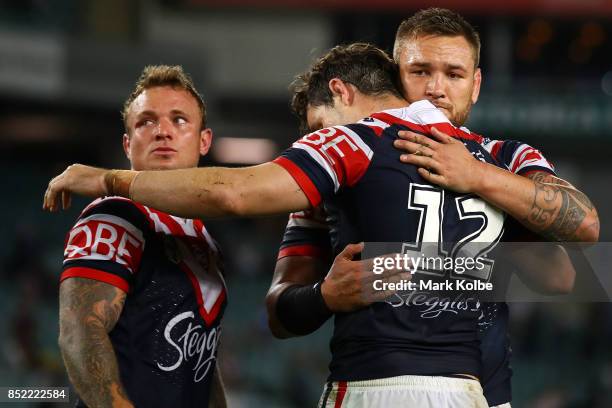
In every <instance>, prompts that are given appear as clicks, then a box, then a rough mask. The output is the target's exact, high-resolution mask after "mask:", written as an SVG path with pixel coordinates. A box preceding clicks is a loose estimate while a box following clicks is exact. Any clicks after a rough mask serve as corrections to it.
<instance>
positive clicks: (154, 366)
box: [59, 66, 226, 408]
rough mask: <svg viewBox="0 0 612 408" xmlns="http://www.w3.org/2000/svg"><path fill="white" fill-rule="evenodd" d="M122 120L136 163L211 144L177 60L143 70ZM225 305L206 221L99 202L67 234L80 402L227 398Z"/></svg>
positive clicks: (69, 353)
mask: <svg viewBox="0 0 612 408" xmlns="http://www.w3.org/2000/svg"><path fill="white" fill-rule="evenodd" d="M123 119H124V123H125V130H126V133H125V135H124V137H123V146H124V149H125V153H126V155H127V157H128V159H129V160H130V163H131V168H132V169H134V170H164V171H165V170H167V169H179V168H190V167H196V166H197V165H198V160H199V158H200V155H204V154H206V153H207V152H208V149H209V147H210V143H211V138H212V132H211V130H210V129H208V128H207V127H206V111H205V105H204V102H203V100H202V97H201V96H200V94H199V93H198V92H197V90H196V89H195V87H194V86H193V83H192V81H191V79H190V78H189V77H188V76H187V75H186V74H185V73H184V72H183V70H182V68H181V67H178V66H149V67H146V68H145V69H144V71H143V72H142V75H141V77H140V78H139V80H138V82H137V83H136V87H135V89H134V91H133V92H132V94H131V95H130V96H129V98H128V99H127V101H126V102H125V106H124V110H123ZM225 304H226V289H225V283H224V280H223V276H222V265H221V263H220V256H219V248H218V247H217V245H216V244H215V242H214V241H213V239H212V238H211V237H210V235H209V234H208V232H207V230H206V228H205V227H204V225H203V224H202V222H201V221H199V220H197V219H188V218H180V217H175V216H172V215H170V214H168V213H164V212H161V211H158V210H155V209H153V208H151V207H147V206H144V205H141V204H138V203H136V202H134V201H131V200H128V199H126V198H122V197H114V196H110V197H105V198H101V199H98V200H95V201H94V202H93V203H91V204H90V205H89V206H87V208H85V209H84V210H83V212H82V213H81V215H80V216H79V218H78V220H77V222H76V223H75V225H74V227H72V229H71V230H70V232H69V234H68V236H67V240H66V245H65V251H64V267H63V272H62V274H61V285H60V337H59V345H60V348H61V352H62V356H63V358H64V362H65V365H66V369H67V371H68V376H69V378H70V381H71V382H72V384H73V385H74V387H75V388H76V391H77V393H78V395H79V398H80V401H79V403H78V405H77V406H88V407H91V408H93V407H111V406H112V407H132V406H136V407H160V408H161V407H163V408H167V407H194V406H198V407H206V406H215V407H219V406H221V407H223V406H225V397H224V394H223V388H222V386H221V383H220V380H219V377H218V370H217V369H216V355H217V344H218V342H219V335H220V326H219V324H220V320H221V316H222V315H223V310H224V308H225ZM209 403H210V405H209Z"/></svg>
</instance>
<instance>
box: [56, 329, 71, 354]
mask: <svg viewBox="0 0 612 408" xmlns="http://www.w3.org/2000/svg"><path fill="white" fill-rule="evenodd" d="M67 326H68V325H67V324H66V323H60V330H59V336H58V337H57V345H58V346H59V349H60V351H61V353H62V355H68V354H70V352H69V350H70V346H71V345H73V344H74V340H73V339H74V328H72V327H67Z"/></svg>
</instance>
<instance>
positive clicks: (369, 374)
mask: <svg viewBox="0 0 612 408" xmlns="http://www.w3.org/2000/svg"><path fill="white" fill-rule="evenodd" d="M386 58H387V57H386V56H385V55H384V53H382V52H381V51H379V50H376V49H374V48H373V47H371V46H367V45H352V46H348V47H336V48H335V49H333V50H332V51H331V52H330V53H329V54H328V55H327V56H325V57H323V58H322V59H321V60H320V61H319V64H321V65H323V66H325V65H331V66H332V67H333V66H334V64H336V63H339V64H340V66H341V67H342V68H341V69H338V70H323V71H324V72H327V74H328V75H331V79H329V80H328V81H327V80H326V81H324V82H323V84H324V85H325V87H324V88H323V89H322V91H323V92H329V93H331V95H332V96H331V97H330V99H331V101H330V102H331V103H330V105H329V106H319V107H318V108H322V109H331V110H332V111H333V112H334V114H335V115H336V119H337V120H338V123H351V122H355V121H357V120H358V119H359V118H361V117H364V116H368V114H369V113H371V112H376V111H381V110H386V112H383V114H372V115H370V116H369V117H368V118H366V119H363V120H362V121H360V123H358V124H353V125H347V126H344V127H333V128H328V129H323V130H321V131H319V132H316V133H313V134H310V135H307V136H305V137H304V138H302V139H301V140H300V141H299V142H297V143H296V144H294V148H292V149H289V150H288V151H287V152H286V153H285V154H284V155H283V156H282V157H281V158H279V159H277V160H276V161H275V163H266V164H263V165H260V166H255V167H250V168H243V169H223V168H209V169H198V170H197V171H172V172H138V173H135V172H125V171H117V170H114V171H105V170H102V169H95V168H90V167H87V166H81V165H73V166H71V167H70V168H69V169H67V171H66V172H64V173H63V174H62V175H60V176H58V177H57V178H55V179H54V180H52V181H51V182H50V185H49V188H48V190H47V193H46V195H45V204H44V206H45V208H48V209H50V210H56V209H58V208H59V197H58V194H60V193H62V192H66V193H67V192H77V193H80V194H85V195H93V196H97V195H103V194H106V193H109V192H110V193H118V194H120V195H125V196H131V197H132V198H133V199H135V200H137V201H141V200H142V201H143V202H144V203H145V204H148V205H153V206H155V207H156V208H162V209H164V210H167V211H172V212H175V213H177V214H180V215H183V216H194V215H207V216H216V215H224V214H233V215H255V214H270V213H278V212H284V211H291V210H303V209H306V208H309V207H311V206H313V207H314V206H316V205H318V204H319V203H320V201H321V200H324V201H325V202H326V203H332V202H333V203H335V204H338V203H339V204H342V203H343V202H346V201H344V200H346V198H347V197H346V196H344V195H350V198H351V205H350V206H342V205H339V206H337V207H336V208H337V210H338V211H340V213H341V214H340V215H341V216H340V217H338V218H336V220H337V221H338V222H339V223H340V225H339V226H338V227H339V228H338V232H339V234H340V237H339V238H340V239H339V240H338V241H337V244H336V247H335V251H338V250H339V248H342V247H343V245H346V244H347V243H349V242H359V241H361V240H365V241H388V242H414V241H415V235H416V234H417V231H415V228H414V227H415V225H416V223H417V221H418V220H417V219H415V217H416V216H417V215H416V214H414V213H409V214H406V213H407V212H408V211H407V209H406V207H405V204H406V199H407V197H404V198H402V196H403V195H405V194H408V192H409V191H410V192H411V194H412V193H414V194H415V197H416V196H419V195H421V193H419V191H421V190H420V187H419V186H417V185H416V184H415V183H413V182H412V181H422V179H421V178H420V176H418V175H417V173H416V170H415V168H413V167H412V166H403V165H402V164H401V163H399V160H397V159H399V153H398V152H397V151H395V150H394V149H393V147H392V142H393V140H395V138H396V132H397V131H398V130H399V129H403V128H409V129H416V130H420V131H422V132H424V133H430V132H431V127H432V125H434V124H435V125H436V127H439V128H442V129H443V130H444V131H446V132H449V133H451V134H452V135H453V136H455V137H457V138H460V139H461V140H463V141H465V143H466V144H467V145H468V148H469V149H470V150H471V151H473V152H474V153H477V154H478V156H479V159H480V160H485V161H487V162H489V163H493V162H494V160H493V159H492V158H491V156H490V154H489V153H488V152H487V151H486V150H485V149H484V148H483V147H482V145H481V142H482V138H481V137H479V136H477V135H473V134H470V133H467V132H464V131H462V130H460V129H457V128H454V127H453V126H451V125H450V123H449V122H448V120H447V118H446V117H445V116H444V115H443V114H442V113H441V112H440V111H438V110H436V109H435V108H434V107H433V105H431V104H430V103H429V102H426V101H423V102H419V103H416V104H413V105H411V106H410V107H406V106H405V105H406V101H405V100H403V99H402V98H401V97H400V96H399V92H398V90H397V89H398V88H397V87H396V85H397V84H395V83H394V82H395V80H394V76H395V75H396V74H397V73H396V70H397V67H396V66H395V64H393V63H392V61H389V60H387V59H386ZM364 60H369V62H371V65H370V66H369V67H368V68H369V69H368V71H367V72H368V75H366V76H364V75H363V72H361V71H360V72H351V67H352V66H354V65H356V61H364ZM336 68H337V67H336ZM375 74H377V75H375ZM385 78H386V79H385ZM361 81H366V83H365V84H363V83H362V82H361ZM367 81H378V82H377V83H376V84H371V83H370V84H368V83H367ZM372 85H373V86H372ZM327 87H329V89H327ZM324 148H326V149H327V150H325V151H323V150H322V149H324ZM276 164H279V165H276ZM389 170H393V171H391V172H390V171H389ZM384 173H387V175H390V174H393V175H394V176H395V177H390V178H389V179H387V177H382V176H380V175H379V174H384ZM517 177H518V176H517ZM417 184H418V183H417ZM366 185H367V186H368V188H369V189H370V190H371V191H369V192H367V193H366V194H362V195H359V194H356V192H357V190H360V189H363V188H365V187H364V186H366ZM413 190H414V191H413ZM432 191H433V190H432ZM435 191H440V190H435ZM174 194H176V195H179V196H181V200H180V201H176V200H175V199H174V197H172V196H171V195H174ZM424 194H427V193H424ZM433 194H434V196H435V194H438V193H433ZM447 194H451V197H452V193H450V192H448V193H447ZM343 196H344V197H343ZM336 197H338V198H337V200H336ZM432 197H433V196H432ZM436 197H437V196H436ZM421 198H422V197H421ZM434 198H435V197H434ZM417 199H419V198H417ZM477 202H478V205H479V206H480V207H479V208H481V209H482V210H483V211H485V212H486V214H487V216H488V224H487V225H488V226H489V228H492V229H495V231H493V230H490V231H488V233H490V234H492V236H496V235H499V236H501V229H502V227H503V215H502V214H501V213H500V212H499V211H497V210H496V209H495V208H493V207H490V206H488V205H487V204H486V203H484V202H482V201H477ZM400 207H401V208H400ZM445 211H449V213H448V214H446V216H445V217H444V219H445V223H447V224H445V228H446V227H448V228H447V229H448V231H446V232H447V236H449V237H450V240H451V241H452V240H453V237H454V238H459V237H461V236H463V234H465V233H467V232H468V231H466V230H465V228H466V227H465V226H461V225H452V223H449V221H448V220H450V219H451V218H454V219H455V220H456V219H457V218H458V214H457V213H456V209H453V208H445ZM453 211H455V212H453ZM455 222H456V221H455ZM472 312H476V310H470V311H467V312H465V313H464V312H460V311H457V314H456V315H453V316H444V317H442V318H441V319H439V320H438V321H435V322H434V321H423V320H421V319H419V318H418V317H417V318H416V319H413V318H412V316H406V315H405V314H402V311H401V310H400V309H397V308H393V309H391V310H390V309H389V307H388V305H385V304H375V305H372V306H371V307H370V308H368V309H366V313H362V312H354V313H351V314H347V315H344V316H342V320H343V321H340V322H339V321H338V320H339V319H338V316H337V320H336V323H337V325H336V329H337V330H336V331H337V333H338V338H335V342H336V343H337V347H334V346H332V351H333V361H332V365H331V368H332V374H331V376H330V378H331V379H332V380H342V381H346V380H353V381H360V380H371V379H379V380H380V381H382V382H381V383H372V382H368V383H367V384H365V387H366V388H367V389H370V390H372V391H373V392H374V393H377V396H374V398H375V399H376V398H379V400H378V402H377V403H376V404H377V405H378V406H389V405H388V404H391V405H393V404H394V403H406V405H410V404H412V405H415V406H459V405H466V404H476V406H486V401H484V398H483V397H482V390H481V388H480V385H479V383H478V382H477V381H474V380H471V379H466V378H444V377H436V378H433V379H431V378H424V377H423V376H428V375H438V376H439V375H442V374H448V375H462V376H465V375H467V376H478V375H479V366H480V361H479V354H480V352H479V350H478V345H479V342H478V339H477V335H476V324H475V320H474V319H475V318H476V317H477V316H474V313H472ZM476 314H477V313H476ZM383 316H384V318H383ZM377 317H380V318H382V321H386V322H389V319H391V320H392V321H394V322H396V323H398V324H397V326H393V327H389V326H388V324H382V325H378V324H377V322H380V320H377ZM396 319H397V320H396ZM448 319H450V320H448ZM400 322H401V323H400ZM451 322H452V323H451ZM353 323H354V324H353ZM339 326H341V327H339ZM383 326H384V327H383ZM370 329H371V330H370ZM447 330H448V331H450V332H446V331H447ZM451 332H452V333H451ZM400 338H401V339H402V340H401V342H399V343H398V342H397V340H398V339H400ZM394 339H395V340H394ZM442 339H445V340H443V341H442ZM441 341H442V343H441ZM417 344H418V345H419V346H418V348H419V352H417V350H416V349H415V348H411V347H414V346H416V345H417ZM397 346H400V347H401V350H400V349H397V348H396V347H397ZM347 353H348V354H347ZM451 356H452V357H451ZM406 375H408V376H410V375H411V376H416V377H418V378H413V377H410V378H405V377H396V376H406ZM386 376H391V377H394V378H393V379H391V380H385V378H387V377H386ZM398 378H399V379H398ZM383 383H384V384H385V387H386V388H389V387H391V388H393V390H394V392H392V393H389V394H387V393H385V394H384V395H382V394H380V392H379V391H380V389H378V388H377V387H376V385H383ZM407 384H412V385H413V387H412V388H411V389H408V390H406V387H405V386H406V385H407ZM353 385H357V384H353ZM349 388H350V389H351V393H344V395H345V396H346V397H347V402H349V401H350V400H351V398H352V399H353V400H352V403H355V401H356V400H359V398H360V397H359V396H358V395H357V394H355V393H354V392H355V391H358V393H359V386H358V385H357V386H356V387H349ZM345 391H346V390H345ZM361 391H363V390H361ZM342 394H343V391H340V390H339V391H338V392H337V395H342ZM349 394H351V395H353V396H352V397H351V396H350V395H349ZM382 399H384V400H382ZM428 401H429V402H428ZM357 403H358V402H357ZM349 404H351V402H349Z"/></svg>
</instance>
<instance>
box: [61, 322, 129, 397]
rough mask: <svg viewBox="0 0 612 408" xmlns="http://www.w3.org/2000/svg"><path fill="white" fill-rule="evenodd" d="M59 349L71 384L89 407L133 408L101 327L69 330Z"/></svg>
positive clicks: (89, 326) (93, 326)
mask: <svg viewBox="0 0 612 408" xmlns="http://www.w3.org/2000/svg"><path fill="white" fill-rule="evenodd" d="M75 326H76V325H75ZM60 349H61V352H62V357H63V359H64V363H65V365H66V370H67V372H68V376H69V378H70V381H71V382H72V384H73V385H74V387H75V389H76V391H77V393H78V394H79V396H80V398H81V399H82V400H83V401H84V402H85V404H86V405H87V406H88V407H90V408H97V407H104V408H108V407H113V408H115V407H133V405H132V403H131V402H130V400H129V398H128V396H127V394H126V392H125V389H124V387H123V385H122V384H121V380H120V378H119V367H118V366H117V358H116V356H115V352H114V349H113V346H112V344H111V342H110V339H109V337H108V334H107V333H106V331H105V328H104V326H103V325H102V324H101V323H95V322H89V323H88V324H87V325H84V326H80V327H74V328H73V329H70V334H68V335H63V337H60Z"/></svg>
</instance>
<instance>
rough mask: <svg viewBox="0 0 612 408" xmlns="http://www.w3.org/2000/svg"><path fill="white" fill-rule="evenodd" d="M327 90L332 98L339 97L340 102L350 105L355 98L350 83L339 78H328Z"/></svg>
mask: <svg viewBox="0 0 612 408" xmlns="http://www.w3.org/2000/svg"><path fill="white" fill-rule="evenodd" d="M329 90H330V91H331V93H332V98H334V99H335V98H336V97H337V98H339V99H340V101H341V102H342V104H344V105H349V106H350V105H352V104H353V100H354V99H355V89H354V88H353V86H351V84H349V83H346V82H344V81H342V80H341V79H340V78H332V79H330V80H329Z"/></svg>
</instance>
